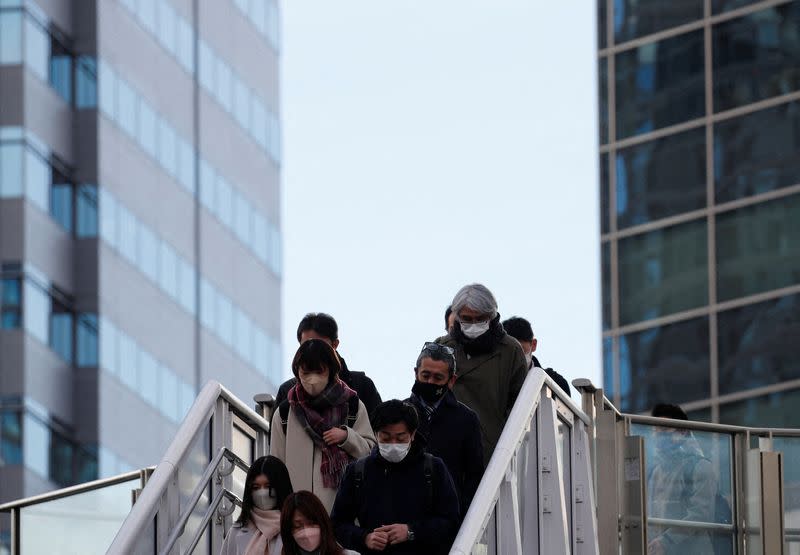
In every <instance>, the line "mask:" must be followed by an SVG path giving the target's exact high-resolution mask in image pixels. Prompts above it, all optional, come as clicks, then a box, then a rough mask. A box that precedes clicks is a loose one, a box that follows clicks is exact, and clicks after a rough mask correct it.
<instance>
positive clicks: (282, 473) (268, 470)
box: [236, 455, 292, 525]
mask: <svg viewBox="0 0 800 555" xmlns="http://www.w3.org/2000/svg"><path fill="white" fill-rule="evenodd" d="M262 474H263V475H264V476H266V477H267V480H269V487H271V488H272V489H274V490H275V497H276V498H277V500H278V507H277V508H278V509H280V507H282V506H283V502H284V501H286V498H287V497H289V495H290V494H291V493H292V479H291V478H290V477H289V470H288V469H287V468H286V465H285V464H283V461H282V460H280V459H279V458H278V457H273V456H272V455H270V456H268V457H260V458H258V459H256V460H255V461H253V464H251V465H250V470H248V471H247V477H246V478H245V479H244V493H243V494H242V512H241V514H240V515H239V519H238V520H237V521H236V522H238V523H239V524H242V525H246V524H247V523H248V522H250V512H251V511H252V510H253V482H254V481H255V479H256V478H258V477H259V476H261V475H262Z"/></svg>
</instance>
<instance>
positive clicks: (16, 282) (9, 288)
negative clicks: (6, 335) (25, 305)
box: [0, 278, 22, 330]
mask: <svg viewBox="0 0 800 555" xmlns="http://www.w3.org/2000/svg"><path fill="white" fill-rule="evenodd" d="M21 325H22V282H21V280H20V279H19V278H4V279H2V280H0V327H2V329H6V330H8V329H15V328H19V327H20V326H21Z"/></svg>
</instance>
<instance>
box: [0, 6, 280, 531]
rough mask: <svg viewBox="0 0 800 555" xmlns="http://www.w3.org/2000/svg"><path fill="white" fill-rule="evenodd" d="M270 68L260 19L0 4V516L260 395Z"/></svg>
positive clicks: (222, 10) (272, 244) (266, 13)
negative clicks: (1, 508)
mask: <svg viewBox="0 0 800 555" xmlns="http://www.w3.org/2000/svg"><path fill="white" fill-rule="evenodd" d="M279 60H280V37H279V12H278V6H277V3H276V1H275V0H263V1H247V0H219V1H213V2H199V1H197V0H71V1H70V0H2V1H0V263H1V264H2V286H1V287H0V299H1V300H2V302H1V304H0V314H1V322H2V325H1V326H0V328H1V329H0V502H2V501H7V500H11V499H15V498H20V497H24V496H29V495H33V494H36V493H39V492H42V491H45V490H48V489H54V488H56V487H60V486H66V485H69V484H73V483H76V482H81V481H86V480H91V479H94V478H97V477H103V476H109V475H113V474H117V473H120V472H123V471H126V470H129V469H137V468H142V467H145V466H148V465H154V464H156V463H157V462H158V461H159V459H160V456H161V455H162V454H163V451H164V449H165V447H166V445H167V444H168V442H169V440H171V438H172V437H173V435H174V434H175V432H176V430H177V427H178V425H179V423H180V422H181V419H182V417H183V415H184V414H185V412H186V411H187V410H188V408H189V406H191V404H192V402H193V400H194V397H195V394H196V392H197V391H198V389H199V388H200V387H201V386H202V385H203V384H204V383H205V382H206V381H207V380H208V379H212V378H213V379H217V380H219V381H221V382H222V383H224V384H225V385H227V386H228V387H229V388H230V389H231V390H232V391H233V392H234V394H236V395H237V396H239V397H240V398H242V399H250V398H252V396H253V394H254V393H258V392H263V391H274V390H275V387H276V385H277V383H278V381H279V380H280V377H281V373H282V372H281V369H280V360H281V354H280V343H279V340H280V317H281V301H280V299H281V244H282V239H281V232H280V228H281V226H280V168H281V142H280V135H281V132H280V125H279V86H278V69H279ZM0 527H2V529H3V530H4V532H3V533H4V534H5V537H0V540H2V539H5V540H7V534H8V531H7V530H8V528H7V522H3V523H0Z"/></svg>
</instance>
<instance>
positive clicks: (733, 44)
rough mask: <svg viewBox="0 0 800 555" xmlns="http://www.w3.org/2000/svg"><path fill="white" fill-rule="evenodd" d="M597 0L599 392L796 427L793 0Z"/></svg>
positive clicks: (799, 146)
mask: <svg viewBox="0 0 800 555" xmlns="http://www.w3.org/2000/svg"><path fill="white" fill-rule="evenodd" d="M597 6H598V37H599V45H598V64H599V67H598V75H599V107H600V125H599V129H600V199H601V202H600V205H601V218H600V220H601V228H602V229H601V261H602V297H603V311H602V319H603V351H604V357H603V358H604V364H603V367H604V379H603V381H604V386H605V388H606V391H607V392H608V394H609V397H610V398H613V399H614V402H615V404H616V405H617V406H618V407H620V408H621V409H622V410H623V411H630V412H645V411H649V410H650V409H651V407H652V406H653V404H655V403H657V402H672V403H679V404H682V405H683V406H684V407H685V408H686V409H687V410H688V411H690V413H691V414H690V417H693V418H696V419H702V420H709V421H715V422H724V423H731V424H748V425H763V426H786V427H795V426H800V415H798V414H797V411H795V410H792V408H793V407H794V406H795V401H797V400H800V341H798V339H800V1H798V0H794V1H769V2H763V1H761V2H757V1H752V0H750V1H747V0H683V1H681V2H676V1H675V2H674V1H667V0H608V1H606V0H600V1H599V3H598V4H597Z"/></svg>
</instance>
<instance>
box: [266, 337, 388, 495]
mask: <svg viewBox="0 0 800 555" xmlns="http://www.w3.org/2000/svg"><path fill="white" fill-rule="evenodd" d="M339 370H340V366H339V359H338V358H337V356H336V353H334V351H333V348H332V347H331V346H330V345H329V344H328V343H327V342H325V341H323V340H322V339H309V340H308V341H306V342H304V343H302V344H301V345H300V347H299V348H298V349H297V353H296V354H295V356H294V360H293V361H292V371H293V372H294V375H295V378H297V383H296V384H295V385H294V387H292V389H290V390H289V393H288V401H289V411H288V414H287V418H286V423H285V427H284V424H283V422H282V421H281V415H280V412H279V411H275V414H274V415H273V417H272V427H271V430H270V431H271V435H272V440H271V442H270V454H271V455H274V456H276V457H278V458H279V459H281V460H282V461H283V462H284V463H286V466H287V467H288V469H289V475H290V476H291V478H292V484H294V487H295V488H297V489H305V490H309V491H311V492H312V493H314V494H316V495H317V497H319V498H320V501H322V504H323V505H324V506H325V508H326V510H330V508H331V506H332V505H333V500H334V498H335V497H336V490H337V488H338V487H339V481H340V480H341V477H342V474H343V473H344V469H345V467H346V466H347V464H348V463H349V462H350V461H352V460H353V459H356V458H358V457H362V456H364V455H366V454H368V453H369V452H370V449H372V447H373V446H374V445H375V435H374V434H373V432H372V429H371V428H370V423H369V417H368V415H367V409H366V408H365V407H364V403H362V402H361V401H358V402H357V404H356V406H357V410H356V411H355V412H356V416H355V418H350V416H349V413H350V412H351V411H350V407H351V406H352V405H353V404H354V403H353V401H354V400H357V398H358V396H357V394H356V392H355V391H353V390H352V389H350V388H349V387H347V385H346V384H345V383H344V382H343V381H342V380H340V379H339V377H338V373H339Z"/></svg>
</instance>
